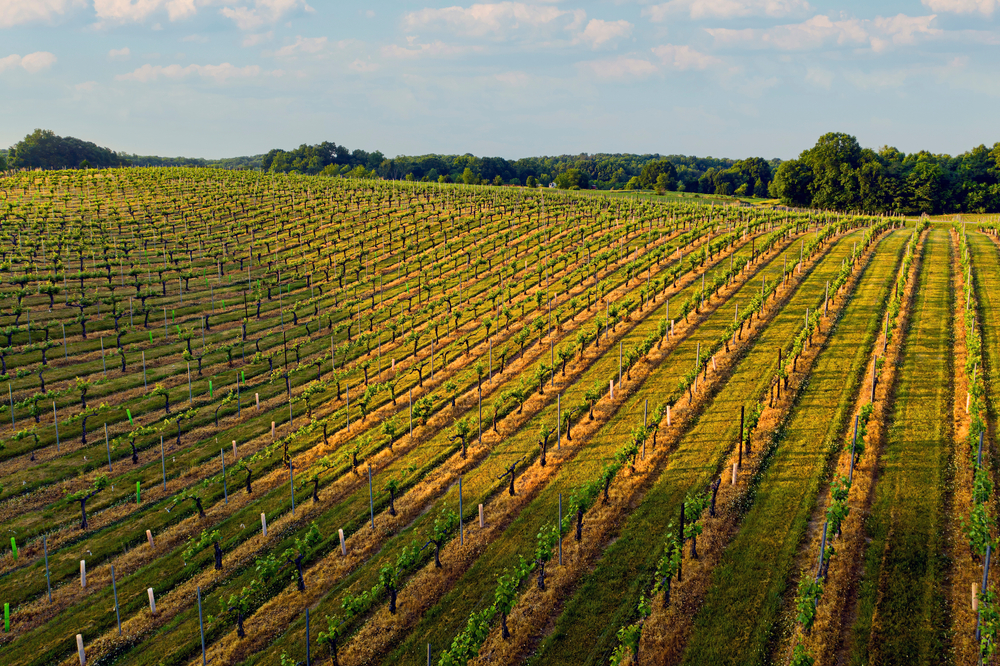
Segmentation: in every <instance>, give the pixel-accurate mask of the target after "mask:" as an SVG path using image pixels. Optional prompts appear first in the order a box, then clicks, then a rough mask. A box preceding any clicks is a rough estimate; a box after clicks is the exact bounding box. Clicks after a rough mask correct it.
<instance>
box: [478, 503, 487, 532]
mask: <svg viewBox="0 0 1000 666" xmlns="http://www.w3.org/2000/svg"><path fill="white" fill-rule="evenodd" d="M479 527H486V520H485V518H484V516H483V505H482V504H480V505H479Z"/></svg>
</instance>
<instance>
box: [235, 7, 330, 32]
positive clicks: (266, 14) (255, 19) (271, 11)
mask: <svg viewBox="0 0 1000 666" xmlns="http://www.w3.org/2000/svg"><path fill="white" fill-rule="evenodd" d="M296 9H302V10H303V11H306V12H312V11H314V10H313V8H312V7H310V6H309V5H308V4H306V2H305V0H255V2H254V6H253V7H252V8H251V7H247V6H243V7H223V8H222V9H221V10H220V12H221V14H222V15H223V16H225V17H226V18H228V19H231V20H232V21H233V22H234V23H236V27H237V28H239V29H240V30H257V29H258V28H260V27H261V26H264V25H267V24H268V23H274V22H276V21H278V20H280V19H281V18H282V17H284V16H285V15H286V14H288V13H290V12H292V11H294V10H296Z"/></svg>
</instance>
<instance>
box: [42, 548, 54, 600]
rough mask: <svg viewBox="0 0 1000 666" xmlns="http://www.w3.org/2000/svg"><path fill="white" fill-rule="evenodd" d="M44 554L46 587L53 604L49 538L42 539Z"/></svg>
mask: <svg viewBox="0 0 1000 666" xmlns="http://www.w3.org/2000/svg"><path fill="white" fill-rule="evenodd" d="M42 552H43V553H44V554H45V587H46V588H47V589H48V592H49V603H52V581H51V579H50V578H49V537H48V535H45V536H43V537H42Z"/></svg>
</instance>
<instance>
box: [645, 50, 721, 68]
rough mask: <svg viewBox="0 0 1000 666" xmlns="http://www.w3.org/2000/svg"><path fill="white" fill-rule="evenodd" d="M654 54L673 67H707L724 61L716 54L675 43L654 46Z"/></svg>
mask: <svg viewBox="0 0 1000 666" xmlns="http://www.w3.org/2000/svg"><path fill="white" fill-rule="evenodd" d="M651 50H652V52H653V55H655V56H656V57H658V58H659V59H660V60H662V61H663V64H664V65H666V66H667V67H670V68H671V69H676V70H681V71H683V70H687V69H705V68H706V67H711V66H712V65H718V64H721V63H722V61H721V60H719V59H718V58H716V57H714V56H710V55H707V54H705V53H700V52H698V51H695V50H694V49H692V48H691V47H690V46H687V45H682V46H676V45H674V44H663V45H661V46H654V47H653V48H652V49H651Z"/></svg>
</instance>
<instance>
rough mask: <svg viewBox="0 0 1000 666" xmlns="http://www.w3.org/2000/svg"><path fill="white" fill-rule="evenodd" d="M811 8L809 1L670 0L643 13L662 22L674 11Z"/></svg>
mask: <svg viewBox="0 0 1000 666" xmlns="http://www.w3.org/2000/svg"><path fill="white" fill-rule="evenodd" d="M811 10H812V7H811V6H810V5H809V3H808V2H806V0H670V1H669V2H664V3H662V4H659V5H651V6H649V7H646V8H644V9H643V10H642V15H643V16H648V17H649V20H651V21H653V22H654V23H658V22H660V21H664V20H666V18H667V16H668V15H670V14H683V13H686V14H688V15H690V17H691V18H693V19H704V18H720V19H731V18H742V17H746V16H770V17H771V18H778V17H782V16H790V15H794V14H802V13H805V12H809V11H811Z"/></svg>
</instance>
